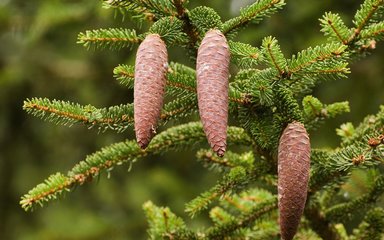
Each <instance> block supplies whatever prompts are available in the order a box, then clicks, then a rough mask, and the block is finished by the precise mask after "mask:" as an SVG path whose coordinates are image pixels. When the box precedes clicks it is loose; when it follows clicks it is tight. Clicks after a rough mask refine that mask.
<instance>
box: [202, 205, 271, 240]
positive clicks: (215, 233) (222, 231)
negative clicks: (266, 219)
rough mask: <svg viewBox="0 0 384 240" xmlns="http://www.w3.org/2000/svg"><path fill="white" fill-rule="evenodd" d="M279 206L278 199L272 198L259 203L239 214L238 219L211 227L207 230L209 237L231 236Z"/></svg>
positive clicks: (221, 237)
mask: <svg viewBox="0 0 384 240" xmlns="http://www.w3.org/2000/svg"><path fill="white" fill-rule="evenodd" d="M276 208H277V199H276V198H274V199H270V200H266V201H264V202H261V203H259V204H257V205H256V206H255V207H254V208H252V209H251V210H249V211H247V212H246V213H244V214H242V215H240V216H237V217H236V219H233V220H231V221H228V222H226V223H223V224H219V225H217V226H214V227H211V228H209V229H208V230H207V234H206V237H207V239H223V238H224V237H227V236H230V235H231V234H232V233H233V232H235V231H236V230H238V229H242V228H244V227H247V226H249V225H251V224H252V223H254V222H255V221H256V220H257V219H259V218H260V217H262V216H263V215H265V214H268V213H269V212H271V211H272V210H274V209H276Z"/></svg>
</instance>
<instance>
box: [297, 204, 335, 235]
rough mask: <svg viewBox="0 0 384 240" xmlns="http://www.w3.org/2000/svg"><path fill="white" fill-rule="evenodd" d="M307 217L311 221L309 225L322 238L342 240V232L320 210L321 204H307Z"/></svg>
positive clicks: (305, 213)
mask: <svg viewBox="0 0 384 240" xmlns="http://www.w3.org/2000/svg"><path fill="white" fill-rule="evenodd" d="M304 215H305V218H306V219H308V221H309V226H310V227H311V229H312V230H313V231H315V232H316V233H317V234H318V235H319V236H320V237H321V238H322V239H327V240H328V239H329V240H340V239H342V238H341V237H340V234H339V233H338V231H337V229H336V227H335V225H334V224H332V223H330V222H329V221H327V219H326V218H325V217H324V214H323V213H322V212H321V210H320V206H317V205H314V206H311V205H307V207H306V208H305V210H304Z"/></svg>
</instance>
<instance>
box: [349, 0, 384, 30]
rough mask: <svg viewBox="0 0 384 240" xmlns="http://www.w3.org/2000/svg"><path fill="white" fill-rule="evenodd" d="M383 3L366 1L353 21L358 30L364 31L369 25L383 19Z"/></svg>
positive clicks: (372, 0)
mask: <svg viewBox="0 0 384 240" xmlns="http://www.w3.org/2000/svg"><path fill="white" fill-rule="evenodd" d="M383 3H384V1H383V0H367V1H364V3H363V4H361V6H360V9H359V10H358V11H357V12H356V14H355V17H354V20H353V23H354V24H355V26H356V29H358V30H362V29H363V28H364V27H365V26H366V25H367V24H369V23H372V22H375V21H378V19H381V17H382V14H383V10H384V8H383Z"/></svg>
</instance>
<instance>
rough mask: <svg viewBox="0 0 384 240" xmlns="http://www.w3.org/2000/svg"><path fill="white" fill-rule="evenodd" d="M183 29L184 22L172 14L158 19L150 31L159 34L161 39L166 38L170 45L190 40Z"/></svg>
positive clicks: (182, 43) (185, 42)
mask: <svg viewBox="0 0 384 240" xmlns="http://www.w3.org/2000/svg"><path fill="white" fill-rule="evenodd" d="M183 29H184V22H183V21H181V20H180V19H178V18H176V17H174V16H171V17H163V18H161V19H159V20H158V21H156V22H155V23H154V24H153V25H152V26H151V28H150V29H149V31H148V32H149V33H156V34H159V35H160V37H161V39H162V40H164V41H165V42H166V44H167V45H168V46H170V45H176V44H177V45H185V44H187V43H188V42H189V41H188V37H187V34H185V33H184V32H183Z"/></svg>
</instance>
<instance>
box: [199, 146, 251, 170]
mask: <svg viewBox="0 0 384 240" xmlns="http://www.w3.org/2000/svg"><path fill="white" fill-rule="evenodd" d="M196 157H197V160H198V161H200V162H202V164H203V166H204V167H207V168H209V169H213V170H218V171H226V170H229V169H231V168H234V167H236V166H242V167H244V168H245V169H250V168H252V164H253V162H254V156H253V153H252V152H245V153H243V154H237V153H234V152H231V151H228V152H226V154H225V156H224V157H218V156H217V155H216V154H214V153H213V151H212V150H206V149H201V150H199V151H198V152H197V153H196Z"/></svg>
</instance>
